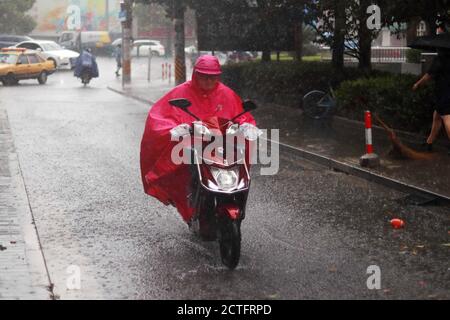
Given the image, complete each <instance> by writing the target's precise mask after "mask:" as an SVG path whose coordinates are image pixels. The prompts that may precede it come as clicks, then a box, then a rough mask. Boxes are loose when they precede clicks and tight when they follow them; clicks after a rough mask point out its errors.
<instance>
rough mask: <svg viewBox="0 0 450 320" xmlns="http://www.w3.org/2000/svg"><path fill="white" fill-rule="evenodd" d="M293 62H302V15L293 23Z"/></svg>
mask: <svg viewBox="0 0 450 320" xmlns="http://www.w3.org/2000/svg"><path fill="white" fill-rule="evenodd" d="M294 28H295V60H296V61H298V62H301V61H302V57H303V15H301V16H300V17H299V20H298V21H296V23H295V26H294Z"/></svg>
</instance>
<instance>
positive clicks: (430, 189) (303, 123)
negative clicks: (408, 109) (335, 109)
mask: <svg viewBox="0 0 450 320" xmlns="http://www.w3.org/2000/svg"><path fill="white" fill-rule="evenodd" d="M172 87H173V86H169V85H167V84H161V83H158V82H155V83H150V84H149V83H148V82H145V81H142V80H133V83H132V85H131V86H129V87H127V88H126V89H122V87H121V85H118V84H117V83H112V84H111V85H110V86H109V89H111V90H113V91H115V92H118V93H121V94H124V95H126V96H128V97H131V98H134V99H137V100H140V101H143V102H148V103H150V104H152V103H153V102H155V101H156V100H158V99H159V98H160V97H161V96H163V95H164V94H165V93H166V92H167V91H168V90H170V89H171V88H172ZM258 105H259V108H258V109H257V110H256V111H254V112H253V115H254V116H255V118H256V120H257V123H258V126H259V127H260V128H264V129H280V143H281V144H282V145H283V146H284V147H288V148H294V149H297V150H298V151H300V152H302V153H303V155H304V156H305V157H306V158H308V159H310V160H312V161H317V162H320V163H322V164H325V165H330V166H332V167H334V168H336V169H339V170H343V171H345V172H347V173H350V174H356V175H359V176H361V177H364V178H368V177H369V178H368V179H369V180H373V181H376V182H379V183H384V184H386V185H389V186H392V187H396V188H398V189H400V190H403V191H405V192H409V193H417V194H421V195H424V196H425V198H418V199H419V200H417V201H418V202H417V203H421V201H422V200H423V202H427V201H428V200H433V199H435V198H436V197H437V198H439V199H443V200H444V201H446V202H447V201H449V200H450V157H449V156H448V155H447V149H444V148H442V147H441V148H439V147H437V148H436V149H437V155H436V159H435V160H432V161H429V160H398V159H394V158H392V157H391V156H390V155H389V154H388V153H389V150H390V149H391V143H390V141H389V140H388V137H387V134H386V133H385V131H384V130H383V129H381V128H378V127H374V129H373V140H374V143H373V144H374V149H375V153H377V154H378V155H379V156H380V159H381V165H380V166H379V167H378V168H375V169H366V168H361V167H360V165H359V159H360V157H361V156H362V155H363V154H364V153H365V129H364V124H363V123H360V122H356V121H350V120H347V119H343V118H339V117H334V118H333V120H332V121H331V122H328V123H323V122H317V121H313V120H308V119H306V118H305V117H303V116H302V114H301V111H300V110H296V109H292V108H288V107H284V106H275V105H271V104H258ZM399 138H400V139H401V141H402V142H403V143H404V144H406V145H408V146H410V147H412V148H413V149H415V150H418V149H419V144H420V142H421V141H422V139H423V137H418V136H414V135H412V134H408V133H404V134H401V133H400V134H399Z"/></svg>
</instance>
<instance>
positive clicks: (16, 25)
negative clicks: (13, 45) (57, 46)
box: [0, 0, 36, 34]
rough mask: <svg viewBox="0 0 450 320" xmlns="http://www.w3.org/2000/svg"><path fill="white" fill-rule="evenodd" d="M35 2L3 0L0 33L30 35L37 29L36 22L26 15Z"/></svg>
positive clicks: (0, 12) (0, 7) (32, 0)
mask: <svg viewBox="0 0 450 320" xmlns="http://www.w3.org/2000/svg"><path fill="white" fill-rule="evenodd" d="M34 2H35V0H14V1H8V0H1V1H0V33H11V34H28V33H30V32H31V31H33V29H34V28H35V27H36V22H35V21H34V20H33V18H31V17H30V16H28V15H27V14H26V12H27V11H28V10H30V9H31V8H32V7H33V5H34Z"/></svg>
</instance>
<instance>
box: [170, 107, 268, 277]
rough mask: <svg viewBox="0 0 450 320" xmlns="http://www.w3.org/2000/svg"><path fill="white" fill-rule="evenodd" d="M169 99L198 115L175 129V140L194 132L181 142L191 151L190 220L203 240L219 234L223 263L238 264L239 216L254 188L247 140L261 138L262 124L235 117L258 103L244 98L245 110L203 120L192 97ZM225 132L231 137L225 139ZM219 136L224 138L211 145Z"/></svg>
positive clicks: (212, 239)
mask: <svg viewBox="0 0 450 320" xmlns="http://www.w3.org/2000/svg"><path fill="white" fill-rule="evenodd" d="M169 103H170V104H171V105H172V106H174V107H177V108H179V109H181V110H183V111H184V112H186V113H188V114H189V115H191V116H192V117H193V118H195V119H196V120H197V121H195V122H193V123H192V124H191V125H187V124H184V125H181V126H179V127H177V128H174V130H172V131H171V135H172V140H174V141H177V140H178V139H179V138H180V137H181V136H190V138H191V139H190V141H189V146H186V147H185V148H183V153H184V156H186V155H188V157H190V158H189V161H188V163H189V167H190V171H191V177H192V179H191V181H192V188H191V191H192V192H191V194H190V195H189V199H190V204H191V207H193V208H195V213H194V216H193V218H192V220H191V221H190V226H191V228H193V229H194V230H195V231H196V232H198V233H199V234H200V236H201V238H202V239H203V240H206V241H216V240H218V242H219V246H220V255H221V258H222V262H223V264H224V265H225V266H227V267H228V268H229V269H235V268H236V267H237V265H238V263H239V259H240V252H241V222H242V221H243V220H244V219H245V208H246V204H247V197H248V192H249V188H250V173H249V165H248V163H249V154H250V153H249V146H250V145H251V143H252V141H253V142H254V141H256V140H257V138H258V136H259V135H260V130H259V129H257V128H256V127H254V126H252V125H248V126H245V125H244V126H239V125H238V124H236V123H234V121H235V120H236V119H237V118H239V117H240V116H242V115H243V114H245V113H247V112H250V111H252V110H255V109H256V105H255V104H254V103H253V102H251V101H246V102H244V104H243V107H244V112H243V113H241V114H239V115H237V116H236V117H234V118H233V119H231V120H229V119H223V118H217V117H213V118H210V119H206V120H204V121H201V120H200V119H199V118H198V117H197V116H195V115H194V114H192V113H191V112H190V111H189V109H188V108H189V107H190V106H191V102H190V101H188V100H186V99H175V100H171V101H170V102H169ZM183 126H184V127H183ZM183 128H184V129H183ZM243 128H244V129H243ZM180 129H181V130H180ZM246 130H247V131H246ZM248 130H250V131H251V132H249V131H248ZM227 136H228V137H229V138H230V137H232V139H226V137H227ZM218 137H220V138H221V139H219V141H220V144H219V145H218V146H217V147H213V148H211V146H212V144H213V143H215V142H217V141H216V138H218ZM214 141H215V142H214ZM222 143H223V144H222ZM216 145H217V144H216ZM208 149H209V151H208Z"/></svg>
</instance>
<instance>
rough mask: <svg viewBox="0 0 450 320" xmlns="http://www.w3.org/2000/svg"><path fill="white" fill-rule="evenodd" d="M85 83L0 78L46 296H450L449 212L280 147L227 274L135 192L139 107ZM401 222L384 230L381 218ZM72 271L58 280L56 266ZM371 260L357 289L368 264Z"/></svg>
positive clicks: (0, 100)
mask: <svg viewBox="0 0 450 320" xmlns="http://www.w3.org/2000/svg"><path fill="white" fill-rule="evenodd" d="M112 65H113V64H112V62H111V61H100V72H101V74H102V73H103V74H105V76H104V78H102V79H101V80H96V81H94V82H93V83H92V84H91V85H90V86H89V87H87V88H82V87H81V85H80V83H79V82H78V81H77V80H76V79H74V78H73V77H72V75H71V73H70V72H59V73H57V74H55V75H53V76H51V77H50V78H49V83H48V84H47V85H46V86H39V85H37V82H36V81H24V82H23V83H22V84H21V85H19V86H17V87H8V88H6V87H0V108H5V109H7V111H8V115H9V119H10V122H11V128H12V133H13V135H14V140H15V144H16V148H17V152H18V155H19V159H20V163H21V166H22V171H23V175H24V181H25V184H26V186H27V190H28V193H29V198H30V202H31V203H30V205H31V208H32V210H33V213H34V215H35V218H36V224H37V228H38V231H39V234H40V237H41V242H42V246H43V248H44V255H45V258H46V261H47V265H48V270H49V274H50V277H51V280H52V281H53V282H54V284H55V288H54V292H55V294H56V295H58V296H59V297H60V298H61V299H351V298H356V299H399V298H408V299H418V298H419V299H422V298H425V299H426V298H431V299H449V298H450V290H449V289H450V269H449V268H450V260H449V257H450V256H449V247H448V246H445V244H448V243H449V242H450V241H449V230H450V222H449V219H448V208H441V207H414V206H408V205H404V204H401V203H399V202H398V201H397V199H400V198H402V197H404V196H405V195H404V194H401V193H398V192H395V191H392V190H390V189H387V188H384V187H381V186H378V185H375V184H373V183H369V182H367V181H364V180H361V179H358V178H354V177H351V176H347V175H344V174H341V173H338V172H334V171H331V170H328V169H327V168H324V167H321V166H317V165H315V164H312V163H309V162H306V161H303V160H302V159H300V158H298V157H297V156H296V155H295V152H294V151H287V150H284V149H283V150H281V165H280V172H279V173H278V175H276V176H269V177H267V176H259V170H258V169H259V168H258V167H255V168H253V169H254V170H253V176H254V179H253V185H252V190H251V194H250V197H249V205H248V210H247V212H248V213H247V219H246V220H245V222H244V223H243V226H242V233H243V243H242V257H241V262H240V265H239V267H238V268H237V270H235V271H233V272H230V271H228V270H226V269H225V268H224V267H222V265H221V261H220V257H219V253H218V245H217V244H215V243H203V242H201V241H200V240H198V239H197V238H195V237H194V236H193V235H191V233H190V232H189V230H188V228H187V227H186V226H185V225H184V223H183V222H182V221H181V218H179V216H178V215H177V213H176V211H175V210H174V209H173V208H171V207H165V206H163V205H162V204H160V203H158V202H157V201H156V200H154V199H152V198H149V197H147V196H146V195H144V193H143V191H142V187H141V181H140V172H139V144H140V139H141V135H142V132H143V128H144V122H145V119H146V115H147V111H148V106H146V105H145V104H141V103H138V102H135V101H133V100H131V99H127V98H125V97H122V96H120V95H117V94H115V93H113V92H111V91H109V90H107V89H106V85H107V84H108V83H109V81H112V80H113V78H112V77H110V76H109V73H112V72H111V71H110V70H111V66H112ZM393 217H401V218H403V219H405V221H406V223H407V227H406V228H405V229H403V230H393V229H392V228H391V227H390V225H389V223H388V221H389V220H390V219H391V218H393ZM71 265H77V266H79V267H80V268H81V279H82V282H81V286H82V287H81V290H68V289H67V288H66V281H67V278H68V274H67V273H66V271H67V268H68V267H69V266H71ZM370 265H377V266H379V267H380V269H381V289H380V290H368V288H367V286H366V281H367V278H368V277H369V275H368V274H366V271H367V268H368V267H369V266H370Z"/></svg>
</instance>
